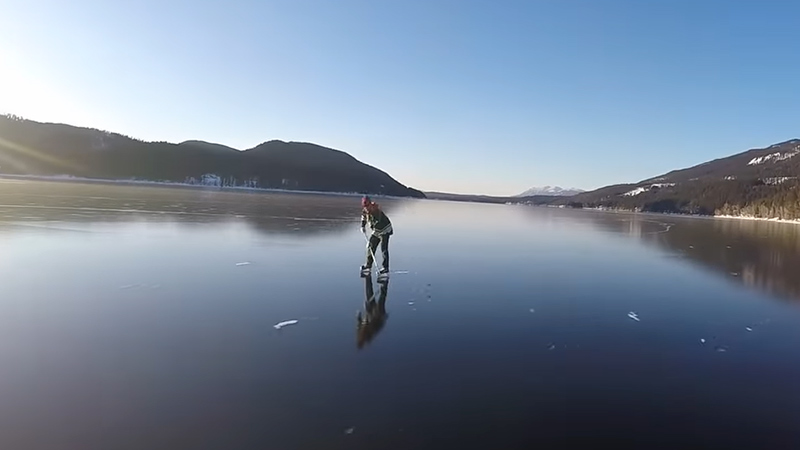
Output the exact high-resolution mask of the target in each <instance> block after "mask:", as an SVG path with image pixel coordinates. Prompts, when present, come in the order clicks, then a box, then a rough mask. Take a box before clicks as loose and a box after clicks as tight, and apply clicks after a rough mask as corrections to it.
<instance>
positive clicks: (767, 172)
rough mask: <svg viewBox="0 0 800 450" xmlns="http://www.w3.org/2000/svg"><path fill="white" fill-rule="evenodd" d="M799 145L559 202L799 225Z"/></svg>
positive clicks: (746, 154) (751, 153)
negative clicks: (766, 219) (796, 220)
mask: <svg viewBox="0 0 800 450" xmlns="http://www.w3.org/2000/svg"><path fill="white" fill-rule="evenodd" d="M799 176H800V140H798V139H792V140H790V141H786V142H782V143H779V144H775V145H772V146H770V147H767V148H761V149H754V150H748V151H746V152H743V153H739V154H736V155H733V156H730V157H727V158H721V159H717V160H714V161H709V162H706V163H703V164H699V165H697V166H694V167H690V168H688V169H682V170H675V171H672V172H669V173H666V174H664V175H660V176H657V177H654V178H650V179H647V180H644V181H641V182H639V183H633V184H620V185H613V186H607V187H604V188H601V189H597V190H595V191H590V192H585V193H581V194H578V195H575V196H572V197H568V198H563V199H559V200H558V202H557V204H561V205H569V206H574V207H593V208H598V207H599V208H613V209H627V210H637V211H650V212H668V213H685V214H702V215H714V214H716V215H744V216H753V217H761V218H779V219H787V220H793V219H800V181H799V180H798V177H799Z"/></svg>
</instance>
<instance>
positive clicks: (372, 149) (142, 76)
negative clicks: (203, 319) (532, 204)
mask: <svg viewBox="0 0 800 450" xmlns="http://www.w3.org/2000/svg"><path fill="white" fill-rule="evenodd" d="M798 13H800V4H791V3H790V2H782V1H759V2H756V1H741V2H728V1H723V0H708V1H703V2H695V1H689V0H675V1H671V2H660V3H652V2H647V3H645V2H636V1H633V0H609V1H604V2H594V1H589V0H582V1H577V0H568V1H562V2H544V1H542V2H529V1H508V2H503V4H502V5H499V4H497V3H493V2H468V3H467V2H460V1H455V0H442V1H436V2H425V1H416V0H415V1H407V2H393V3H389V2H380V4H378V3H375V2H368V1H355V0H343V1H340V2H326V1H322V0H317V1H310V0H294V1H289V0H286V1H261V2H259V1H242V0H235V1H230V2H209V3H205V4H197V3H194V2H188V1H177V2H169V3H163V2H156V1H154V0H146V1H142V2H137V3H135V4H118V3H114V2H111V3H96V2H89V1H86V0H78V1H74V2H70V3H68V4H65V3H63V2H58V1H55V0H45V1H40V2H25V1H20V0H0V112H2V113H11V114H16V115H20V116H23V117H26V118H30V119H32V120H39V121H51V122H61V123H68V124H72V125H79V126H89V127H93V128H100V129H105V130H109V131H114V132H119V133H123V134H126V135H130V136H133V137H137V138H141V139H145V140H159V141H170V142H181V141H184V140H190V139H199V140H205V141H209V142H215V143H220V144H224V145H229V146H232V147H235V148H240V149H245V148H250V147H253V146H255V145H257V144H258V143H261V142H263V141H267V140H271V139H281V140H287V141H288V140H294V141H306V142H314V143H317V144H320V145H324V146H327V147H332V148H336V149H340V150H343V151H346V152H348V153H350V154H352V155H353V156H354V157H356V158H358V159H360V160H362V161H364V162H366V163H368V164H370V165H373V166H376V167H378V168H380V169H382V170H384V171H386V172H388V173H389V174H391V175H392V176H393V177H394V178H396V179H397V180H398V181H400V182H401V183H404V184H406V185H409V186H412V187H415V188H418V189H422V190H436V191H447V192H455V193H473V194H493V195H514V194H518V193H520V192H522V191H524V190H526V189H527V188H529V187H531V186H534V185H535V186H543V185H558V186H562V187H565V188H566V187H573V186H574V187H578V188H583V189H592V188H596V187H600V186H603V185H607V184H613V183H620V182H635V181H639V180H641V179H645V178H648V177H650V176H654V175H657V174H660V173H663V172H667V171H669V170H672V169H677V168H682V167H687V166H691V165H694V164H697V163H701V162H704V161H707V160H710V159H714V158H718V157H723V156H727V155H730V154H733V153H737V152H740V151H744V150H747V149H749V148H754V147H764V146H768V145H771V144H773V143H776V142H780V141H785V140H788V139H791V138H795V137H798V136H799V135H800V132H798V128H797V124H798V123H800V108H797V107H796V105H797V104H800V78H798V77H797V76H796V73H797V69H798V66H799V65H800V62H798V61H797V60H796V58H794V56H795V55H796V54H798V51H799V50H800V40H798V39H797V37H796V32H795V31H794V29H793V28H792V27H791V26H787V25H785V23H786V22H785V19H786V18H788V17H796V16H797V15H798Z"/></svg>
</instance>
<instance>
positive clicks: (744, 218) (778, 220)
mask: <svg viewBox="0 0 800 450" xmlns="http://www.w3.org/2000/svg"><path fill="white" fill-rule="evenodd" d="M712 217H714V218H715V219H738V220H755V221H759V222H775V223H789V224H793V225H800V219H794V220H790V219H779V218H777V217H772V218H766V217H754V216H730V215H715V216H712Z"/></svg>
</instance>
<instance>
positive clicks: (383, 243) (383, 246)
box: [381, 234, 389, 272]
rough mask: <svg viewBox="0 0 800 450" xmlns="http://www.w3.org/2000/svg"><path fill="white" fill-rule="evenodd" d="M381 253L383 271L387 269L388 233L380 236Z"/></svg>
mask: <svg viewBox="0 0 800 450" xmlns="http://www.w3.org/2000/svg"><path fill="white" fill-rule="evenodd" d="M381 253H383V271H384V272H388V271H389V235H388V234H386V235H383V236H381Z"/></svg>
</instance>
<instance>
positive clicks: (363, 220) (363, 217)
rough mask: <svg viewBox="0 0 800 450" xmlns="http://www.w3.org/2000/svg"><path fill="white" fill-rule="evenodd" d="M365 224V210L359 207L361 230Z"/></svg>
mask: <svg viewBox="0 0 800 450" xmlns="http://www.w3.org/2000/svg"><path fill="white" fill-rule="evenodd" d="M366 225H367V210H366V209H361V229H362V230H363V229H364V227H365V226H366Z"/></svg>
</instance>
